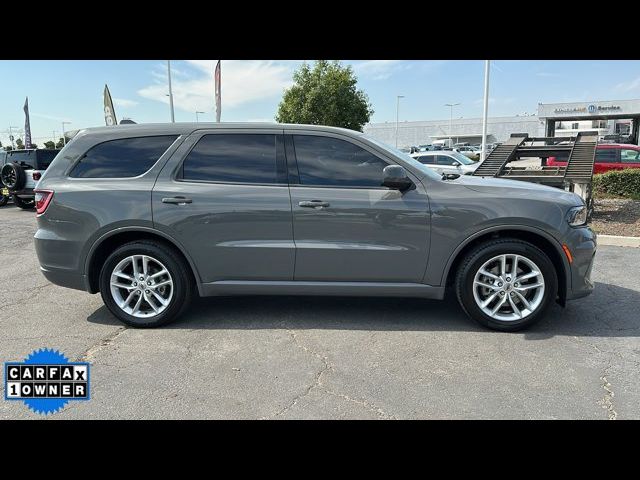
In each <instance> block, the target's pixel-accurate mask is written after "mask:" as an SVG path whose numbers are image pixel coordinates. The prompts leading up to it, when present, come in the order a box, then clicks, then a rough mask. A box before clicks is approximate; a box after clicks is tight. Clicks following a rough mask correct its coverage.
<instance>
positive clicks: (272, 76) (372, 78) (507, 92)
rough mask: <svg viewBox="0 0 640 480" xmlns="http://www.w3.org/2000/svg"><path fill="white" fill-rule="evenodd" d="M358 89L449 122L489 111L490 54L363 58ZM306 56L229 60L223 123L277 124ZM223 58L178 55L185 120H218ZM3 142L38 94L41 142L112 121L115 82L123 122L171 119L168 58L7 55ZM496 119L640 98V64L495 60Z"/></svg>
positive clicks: (178, 93)
mask: <svg viewBox="0 0 640 480" xmlns="http://www.w3.org/2000/svg"><path fill="white" fill-rule="evenodd" d="M344 62H345V63H348V64H350V65H352V66H353V68H354V70H355V72H356V74H357V76H358V80H359V82H358V83H359V87H360V88H362V89H364V90H365V92H366V93H367V94H368V95H369V99H370V101H371V103H372V104H373V108H374V110H375V113H374V115H373V117H372V121H373V122H384V121H389V122H393V121H395V102H396V95H404V96H405V98H404V99H402V100H401V104H400V120H401V121H403V120H438V119H448V118H449V109H448V107H445V106H444V104H445V103H458V102H459V103H461V105H460V106H458V107H455V109H454V117H456V118H458V117H464V118H469V117H479V116H481V114H482V94H483V75H484V62H483V61H481V60H455V61H443V60H431V61H429V60H420V61H404V60H373V61H371V60H356V61H351V60H349V61H344ZM300 63H301V61H265V60H255V61H247V60H243V61H232V60H223V68H222V120H223V121H273V117H274V115H275V112H276V109H277V105H278V103H279V101H280V98H281V96H282V92H283V90H284V89H285V88H287V87H288V86H289V85H290V84H291V74H292V72H293V70H294V69H295V68H296V67H297V66H298V65H300ZM214 64H215V61H214V60H174V61H172V72H173V77H172V78H173V89H174V96H175V107H176V109H175V112H176V121H195V111H196V110H199V111H204V112H205V114H204V115H200V119H201V121H213V120H214V119H215V114H214V99H213V74H212V72H213V66H214ZM0 78H1V79H2V81H1V83H0V85H1V88H0V141H2V143H3V145H6V144H7V143H8V142H9V141H8V128H9V126H12V127H18V129H22V128H23V127H24V114H23V112H22V106H23V105H24V99H25V97H26V96H29V106H30V111H31V130H32V136H33V137H34V141H35V142H36V143H39V144H42V143H43V142H44V141H46V140H48V139H51V138H52V136H53V132H54V131H56V133H57V135H59V134H60V132H61V130H62V125H61V122H62V121H69V122H71V124H70V125H68V126H65V128H66V129H67V130H73V129H78V128H83V127H91V126H100V125H104V117H103V113H102V91H103V88H104V84H105V83H107V84H108V85H109V88H110V90H111V94H112V96H113V97H114V102H115V109H116V114H117V116H118V120H120V119H121V118H122V117H130V118H132V119H134V120H135V121H136V122H138V123H142V122H145V123H146V122H166V121H169V119H170V114H169V106H168V98H167V97H166V93H167V83H166V61H165V60H144V61H133V60H125V61H118V60H109V61H106V60H93V61H81V60H74V61H67V60H65V61H56V60H47V61H7V60H3V61H0ZM490 87H491V88H490V105H489V115H490V116H508V115H516V114H524V113H525V112H527V113H534V112H535V111H536V108H537V104H538V102H542V103H553V102H569V101H591V100H593V101H596V100H624V99H630V98H640V61H629V60H627V61H602V60H597V61H595V60H594V61H559V60H553V61H531V60H522V61H515V60H509V61H507V60H497V61H494V62H492V71H491V86H490Z"/></svg>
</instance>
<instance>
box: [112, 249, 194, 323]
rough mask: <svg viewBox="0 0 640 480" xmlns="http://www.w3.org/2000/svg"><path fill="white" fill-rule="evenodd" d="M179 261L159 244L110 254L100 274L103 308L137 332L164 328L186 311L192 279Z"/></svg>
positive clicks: (185, 266)
mask: <svg viewBox="0 0 640 480" xmlns="http://www.w3.org/2000/svg"><path fill="white" fill-rule="evenodd" d="M188 268H189V267H188V266H187V265H185V264H184V262H183V261H182V259H181V258H180V257H179V256H178V255H176V253H175V252H173V251H172V250H171V249H170V248H168V247H166V246H165V245H163V244H161V243H159V242H153V241H146V240H145V241H138V242H132V243H128V244H126V245H123V246H121V247H120V248H118V249H117V250H116V251H114V252H113V253H112V254H111V255H110V256H109V257H108V258H107V260H106V261H105V263H104V265H103V267H102V270H101V272H100V293H101V295H102V299H103V301H104V303H105V305H106V306H107V308H108V309H109V310H110V311H111V313H113V314H114V315H115V316H116V317H117V318H118V319H120V320H121V321H122V322H124V323H125V324H127V325H129V326H132V327H138V328H151V327H159V326H161V325H166V324H167V323H169V322H172V321H174V320H176V319H177V318H178V317H179V316H180V315H181V314H182V313H183V312H184V311H185V310H186V309H187V307H188V305H189V303H190V300H191V297H192V292H193V285H192V283H193V282H192V277H191V274H190V272H189V270H188Z"/></svg>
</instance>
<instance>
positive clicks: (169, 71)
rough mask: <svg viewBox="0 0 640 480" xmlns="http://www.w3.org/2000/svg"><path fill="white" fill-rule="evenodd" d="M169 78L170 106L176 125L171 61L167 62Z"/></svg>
mask: <svg viewBox="0 0 640 480" xmlns="http://www.w3.org/2000/svg"><path fill="white" fill-rule="evenodd" d="M167 76H168V77H169V106H170V107H171V123H175V121H176V117H175V115H174V113H173V89H172V88H171V60H167Z"/></svg>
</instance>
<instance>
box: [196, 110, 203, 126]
mask: <svg viewBox="0 0 640 480" xmlns="http://www.w3.org/2000/svg"><path fill="white" fill-rule="evenodd" d="M198 114H201V115H204V112H198V111H197V110H196V123H198V122H199V120H198Z"/></svg>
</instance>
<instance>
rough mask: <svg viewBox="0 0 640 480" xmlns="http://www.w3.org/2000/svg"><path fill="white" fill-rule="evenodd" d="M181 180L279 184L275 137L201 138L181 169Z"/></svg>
mask: <svg viewBox="0 0 640 480" xmlns="http://www.w3.org/2000/svg"><path fill="white" fill-rule="evenodd" d="M182 178H184V179H185V180H199V181H205V182H222V183H278V182H277V171H276V136H275V135H270V134H240V133H238V134H234V133H230V134H212V135H205V136H203V137H202V138H201V139H200V140H199V141H198V143H197V144H196V146H195V147H193V150H191V152H189V155H187V158H186V159H185V161H184V163H183V165H182Z"/></svg>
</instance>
